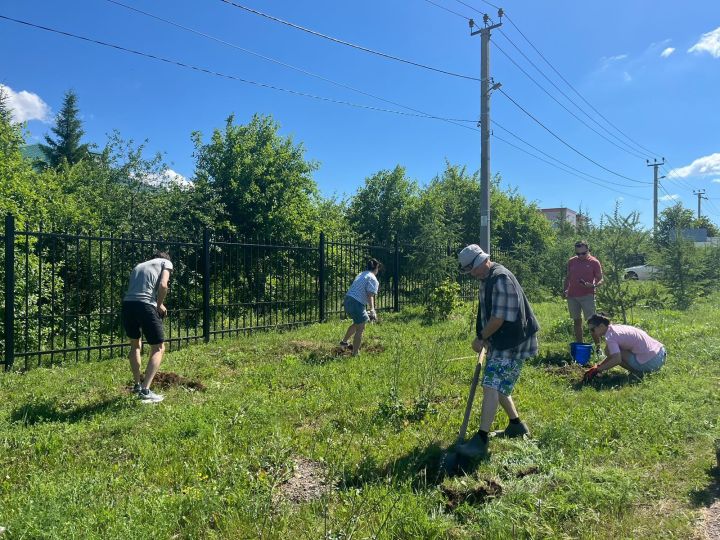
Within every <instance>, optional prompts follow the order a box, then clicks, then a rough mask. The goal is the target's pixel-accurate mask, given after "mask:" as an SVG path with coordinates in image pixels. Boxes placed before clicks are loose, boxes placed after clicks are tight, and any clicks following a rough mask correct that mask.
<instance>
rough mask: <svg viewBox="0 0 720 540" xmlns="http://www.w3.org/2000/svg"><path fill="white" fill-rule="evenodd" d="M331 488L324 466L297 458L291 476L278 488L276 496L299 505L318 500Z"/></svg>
mask: <svg viewBox="0 0 720 540" xmlns="http://www.w3.org/2000/svg"><path fill="white" fill-rule="evenodd" d="M331 487H332V486H331V485H329V484H328V481H327V471H326V468H325V466H324V465H322V464H321V463H319V462H317V461H313V460H311V459H307V458H304V457H297V458H295V467H294V468H293V472H292V476H291V477H290V478H289V479H288V480H287V481H286V482H284V483H283V484H281V485H280V486H279V488H278V495H279V497H281V498H282V499H285V500H288V501H290V502H292V503H294V504H301V503H306V502H310V501H314V500H316V499H319V498H320V497H322V495H323V493H326V492H327V490H328V489H329V488H331Z"/></svg>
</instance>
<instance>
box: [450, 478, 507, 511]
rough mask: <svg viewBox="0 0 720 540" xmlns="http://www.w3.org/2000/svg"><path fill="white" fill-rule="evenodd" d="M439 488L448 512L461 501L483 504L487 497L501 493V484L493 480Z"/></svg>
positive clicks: (493, 496)
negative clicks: (463, 486)
mask: <svg viewBox="0 0 720 540" xmlns="http://www.w3.org/2000/svg"><path fill="white" fill-rule="evenodd" d="M441 490H442V492H443V495H445V498H446V499H447V501H446V503H445V508H447V510H448V511H450V512H452V511H454V510H455V509H456V508H457V507H458V506H460V505H461V504H463V503H467V504H472V505H478V504H483V503H484V502H486V501H487V500H488V499H493V498H495V497H499V496H500V495H502V486H501V485H500V484H498V483H497V482H496V481H495V480H484V481H482V482H480V483H479V484H477V485H475V486H472V487H470V488H463V489H461V488H459V487H457V486H443V487H442V488H441Z"/></svg>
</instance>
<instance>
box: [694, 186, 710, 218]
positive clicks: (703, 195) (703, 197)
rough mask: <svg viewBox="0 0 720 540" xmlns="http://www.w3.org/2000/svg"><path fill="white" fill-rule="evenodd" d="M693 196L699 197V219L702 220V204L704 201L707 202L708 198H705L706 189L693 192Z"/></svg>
mask: <svg viewBox="0 0 720 540" xmlns="http://www.w3.org/2000/svg"><path fill="white" fill-rule="evenodd" d="M693 195H697V198H698V217H697V218H698V219H700V204H701V201H702V200H703V199H705V200H706V201H707V200H708V198H707V197H706V196H705V190H704V189H698V190H697V191H695V190H693Z"/></svg>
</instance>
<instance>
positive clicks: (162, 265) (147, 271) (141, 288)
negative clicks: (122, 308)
mask: <svg viewBox="0 0 720 540" xmlns="http://www.w3.org/2000/svg"><path fill="white" fill-rule="evenodd" d="M163 270H169V271H171V272H172V270H173V265H172V263H171V262H170V261H168V260H167V259H160V258H158V259H150V260H149V261H145V262H143V263H140V264H138V265H137V266H136V267H135V268H133V270H132V272H130V285H128V290H127V292H126V293H125V298H123V301H125V302H144V303H145V304H150V305H152V306H155V307H157V289H158V285H159V283H160V274H162V271H163Z"/></svg>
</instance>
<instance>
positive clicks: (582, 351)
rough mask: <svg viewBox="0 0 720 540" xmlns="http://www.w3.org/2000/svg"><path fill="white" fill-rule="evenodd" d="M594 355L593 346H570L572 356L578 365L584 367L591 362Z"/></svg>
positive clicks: (576, 344) (574, 344)
mask: <svg viewBox="0 0 720 540" xmlns="http://www.w3.org/2000/svg"><path fill="white" fill-rule="evenodd" d="M591 355H592V345H588V344H587V343H579V342H574V343H571V344H570V356H572V357H573V360H575V361H576V362H577V363H578V364H580V365H581V366H584V365H585V364H587V363H588V362H589V361H590V356H591Z"/></svg>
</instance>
